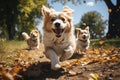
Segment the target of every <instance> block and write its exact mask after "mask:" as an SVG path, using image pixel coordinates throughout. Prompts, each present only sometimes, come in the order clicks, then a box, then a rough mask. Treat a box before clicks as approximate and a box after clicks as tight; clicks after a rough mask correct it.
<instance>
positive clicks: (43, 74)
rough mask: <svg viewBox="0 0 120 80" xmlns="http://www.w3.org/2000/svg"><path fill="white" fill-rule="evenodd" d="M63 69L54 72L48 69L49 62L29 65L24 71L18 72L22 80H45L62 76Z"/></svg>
mask: <svg viewBox="0 0 120 80" xmlns="http://www.w3.org/2000/svg"><path fill="white" fill-rule="evenodd" d="M64 74H65V72H64V70H63V69H60V70H57V71H54V70H51V68H50V62H38V63H34V64H31V65H30V66H29V67H28V68H27V69H26V70H25V71H20V75H22V76H23V78H24V80H46V79H47V78H48V79H50V78H52V79H57V78H59V77H60V76H62V75H64Z"/></svg>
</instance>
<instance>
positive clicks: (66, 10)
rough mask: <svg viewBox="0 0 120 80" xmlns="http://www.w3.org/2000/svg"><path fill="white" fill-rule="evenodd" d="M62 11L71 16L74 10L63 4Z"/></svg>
mask: <svg viewBox="0 0 120 80" xmlns="http://www.w3.org/2000/svg"><path fill="white" fill-rule="evenodd" d="M63 12H65V13H66V14H67V15H69V16H71V15H72V14H73V12H74V10H73V9H71V8H69V7H68V6H65V7H64V8H63Z"/></svg>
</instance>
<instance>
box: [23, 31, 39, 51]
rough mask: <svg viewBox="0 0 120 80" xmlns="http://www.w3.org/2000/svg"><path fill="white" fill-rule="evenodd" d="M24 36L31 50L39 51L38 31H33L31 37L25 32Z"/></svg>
mask: <svg viewBox="0 0 120 80" xmlns="http://www.w3.org/2000/svg"><path fill="white" fill-rule="evenodd" d="M22 35H23V37H24V39H25V40H26V41H27V44H28V46H29V49H39V44H40V35H39V31H38V30H36V29H34V30H32V31H31V32H30V36H29V35H28V34H27V33H25V32H23V33H22Z"/></svg>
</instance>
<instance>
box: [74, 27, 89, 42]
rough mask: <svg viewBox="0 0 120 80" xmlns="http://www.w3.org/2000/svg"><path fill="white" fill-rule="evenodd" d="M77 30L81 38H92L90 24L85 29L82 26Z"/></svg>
mask: <svg viewBox="0 0 120 80" xmlns="http://www.w3.org/2000/svg"><path fill="white" fill-rule="evenodd" d="M76 30H77V38H78V39H79V40H83V41H86V40H87V39H89V38H90V32H89V26H87V27H86V28H85V29H84V30H82V29H81V28H76Z"/></svg>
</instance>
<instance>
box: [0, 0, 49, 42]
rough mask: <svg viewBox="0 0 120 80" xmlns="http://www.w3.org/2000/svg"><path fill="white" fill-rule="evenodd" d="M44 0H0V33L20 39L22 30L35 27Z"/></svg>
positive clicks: (26, 30)
mask: <svg viewBox="0 0 120 80" xmlns="http://www.w3.org/2000/svg"><path fill="white" fill-rule="evenodd" d="M44 4H47V2H46V0H0V15H1V16H0V35H2V36H3V37H4V36H5V37H6V38H8V39H10V40H12V39H14V38H15V37H16V36H17V38H19V39H21V33H22V32H23V31H25V32H27V33H29V32H30V31H31V29H33V28H36V25H37V24H38V21H39V19H40V17H41V7H42V5H44Z"/></svg>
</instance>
